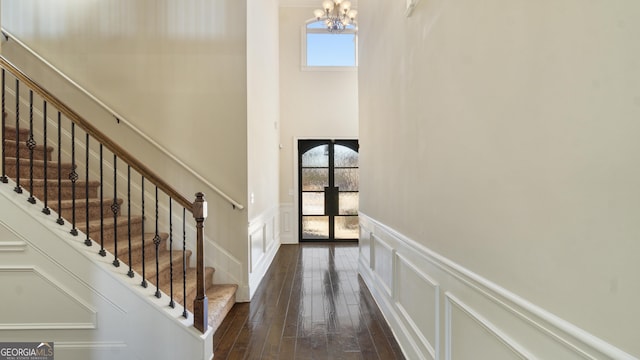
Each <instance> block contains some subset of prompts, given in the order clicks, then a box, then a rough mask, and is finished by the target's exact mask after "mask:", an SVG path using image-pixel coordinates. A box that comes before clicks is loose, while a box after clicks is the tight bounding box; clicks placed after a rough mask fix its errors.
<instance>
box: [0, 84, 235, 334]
mask: <svg viewBox="0 0 640 360" xmlns="http://www.w3.org/2000/svg"><path fill="white" fill-rule="evenodd" d="M3 76H4V73H3ZM3 85H4V79H3ZM2 103H3V106H4V91H3V102H2ZM3 120H4V121H3V124H4V131H3V135H4V139H3V142H4V148H3V149H4V169H3V174H5V175H6V176H7V177H9V178H11V179H13V180H14V181H17V180H19V181H17V182H18V185H19V186H17V187H16V190H17V191H20V188H21V189H22V192H23V193H24V194H25V196H30V190H32V195H33V196H34V197H35V198H38V199H40V200H41V201H42V202H44V203H45V205H48V208H50V209H51V210H52V211H55V212H56V213H57V216H58V220H57V222H58V223H64V222H67V223H73V225H74V230H75V229H76V226H77V231H78V235H77V237H78V241H83V240H84V241H85V244H86V245H87V246H93V247H94V248H95V249H96V252H99V253H100V254H101V255H103V256H109V257H110V258H113V259H114V261H113V265H114V266H125V267H130V271H129V276H130V277H133V276H134V273H133V272H135V273H137V274H139V275H141V274H144V280H143V281H142V283H141V286H144V287H153V288H155V287H157V288H158V290H157V291H156V294H155V295H156V297H162V298H166V299H167V304H168V306H177V305H178V304H179V305H181V306H184V316H185V317H193V315H191V314H188V313H187V311H189V312H192V313H193V312H194V299H195V298H196V295H197V288H198V286H197V285H198V284H197V283H198V281H197V271H196V268H195V267H190V266H189V264H190V260H192V261H191V263H193V262H195V261H193V260H195V259H191V256H192V255H195V254H193V252H192V251H191V250H188V249H186V246H184V245H183V241H182V236H179V239H178V238H177V236H175V234H174V237H176V239H170V234H169V233H168V232H160V231H158V230H156V229H157V226H158V225H157V224H158V221H157V217H158V210H157V200H156V206H155V209H156V210H155V219H154V216H153V214H151V215H143V214H126V215H123V211H122V210H123V209H126V206H125V200H123V199H121V198H118V199H116V201H115V204H117V205H116V206H114V198H113V197H112V196H108V195H107V196H105V195H102V197H101V192H102V191H101V181H99V180H93V179H91V180H89V181H87V180H86V174H77V176H76V178H77V180H75V181H72V180H70V178H72V177H73V176H70V175H71V174H76V170H77V168H78V166H74V164H73V163H71V162H60V163H58V162H57V161H54V157H55V156H54V154H55V153H56V152H58V154H59V149H57V148H54V147H52V146H48V147H47V148H45V147H44V146H43V145H36V146H31V148H30V146H29V145H28V141H27V140H28V139H29V138H30V136H33V135H32V134H31V131H32V130H30V128H32V126H29V125H25V127H23V125H24V124H20V128H19V129H16V127H13V126H10V125H8V124H9V123H12V124H15V120H11V121H9V119H7V114H6V113H3ZM21 120H23V119H22V118H21ZM23 121H24V120H23ZM58 124H59V123H58ZM87 134H89V132H88V131H87ZM87 138H88V135H87ZM49 143H53V144H55V141H51V142H49ZM58 156H60V155H58ZM114 158H115V155H114ZM78 171H86V170H83V169H81V170H78ZM74 183H75V186H74ZM0 186H9V185H7V184H0ZM74 196H75V198H74ZM141 197H142V198H143V199H144V197H145V194H144V193H143V195H142V196H141ZM156 199H157V187H156ZM128 201H129V202H130V201H131V200H130V199H129V200H128ZM143 201H144V200H143ZM138 205H140V204H138ZM142 207H144V202H143V205H142ZM46 209H47V208H46V207H45V209H43V211H46ZM51 216H52V220H54V219H55V216H56V214H53V213H52V214H51ZM154 220H155V227H154V226H153V224H149V223H150V222H153V221H154ZM145 222H146V223H147V224H146V229H153V230H154V231H153V232H149V231H144V229H145ZM51 226H52V227H55V226H58V225H56V222H55V221H52V222H51ZM168 230H169V229H166V231H168ZM143 231H144V233H143ZM72 233H73V232H72ZM180 235H182V234H180ZM85 239H86V240H85ZM89 239H90V240H89ZM169 242H171V243H172V244H169ZM114 254H117V257H116V256H115V255H114ZM214 272H215V271H214V269H213V268H211V267H205V268H204V279H203V281H204V288H205V294H206V297H207V298H208V307H207V311H206V314H208V318H207V322H208V324H209V326H211V327H212V328H213V331H214V332H215V330H216V329H217V327H218V326H219V325H220V323H221V322H222V320H223V319H224V317H225V316H226V314H227V313H228V312H229V310H230V309H231V307H232V306H233V304H234V303H235V294H236V290H237V285H234V284H214V283H213V276H214ZM183 275H184V276H183ZM156 285H158V286H156ZM162 293H164V295H163V294H162ZM166 294H173V297H172V299H171V301H170V300H169V297H167V295H166ZM205 303H206V302H205ZM185 305H186V306H185ZM194 322H195V321H194Z"/></svg>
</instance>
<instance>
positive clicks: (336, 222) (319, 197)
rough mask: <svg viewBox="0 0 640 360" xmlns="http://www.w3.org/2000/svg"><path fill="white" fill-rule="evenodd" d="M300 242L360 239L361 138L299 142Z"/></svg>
mask: <svg viewBox="0 0 640 360" xmlns="http://www.w3.org/2000/svg"><path fill="white" fill-rule="evenodd" d="M298 164H299V171H298V184H299V192H298V199H299V200H298V205H299V209H300V210H299V212H300V214H299V224H300V240H301V241H334V240H358V237H359V235H360V234H359V227H358V200H359V197H358V195H359V194H358V184H359V181H358V141H357V140H299V141H298Z"/></svg>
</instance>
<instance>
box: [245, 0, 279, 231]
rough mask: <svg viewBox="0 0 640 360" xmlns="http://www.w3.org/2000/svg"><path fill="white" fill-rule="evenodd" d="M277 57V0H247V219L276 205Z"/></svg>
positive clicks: (277, 132) (277, 134) (277, 138)
mask: <svg viewBox="0 0 640 360" xmlns="http://www.w3.org/2000/svg"><path fill="white" fill-rule="evenodd" d="M278 59H279V54H278V1H277V0H268V1H267V0H251V1H248V3H247V146H248V150H247V151H248V166H249V168H248V184H249V186H248V193H249V206H248V212H249V219H250V220H251V219H253V218H254V217H255V216H258V215H260V214H262V213H264V212H265V211H268V210H271V209H273V208H274V207H277V206H278V200H279V199H278V156H279V155H278V142H279V135H280V134H279V132H280V126H279V123H280V100H279V98H280V91H279V90H280V89H279V71H278V70H279V67H278ZM251 194H253V202H252V201H251V200H252V199H251V198H252V196H251Z"/></svg>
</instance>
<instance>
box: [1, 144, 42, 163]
mask: <svg viewBox="0 0 640 360" xmlns="http://www.w3.org/2000/svg"><path fill="white" fill-rule="evenodd" d="M52 151H53V148H49V149H48V151H47V155H46V156H47V160H51V153H52ZM5 152H6V154H7V156H11V157H14V158H15V157H17V158H22V159H29V158H30V151H29V148H28V147H27V145H26V144H25V143H24V142H21V143H20V152H19V153H18V154H16V143H15V142H8V143H6V144H5ZM16 155H17V156H16ZM44 158H45V154H44V148H43V147H42V146H39V145H38V146H36V147H35V148H34V150H33V159H34V160H44Z"/></svg>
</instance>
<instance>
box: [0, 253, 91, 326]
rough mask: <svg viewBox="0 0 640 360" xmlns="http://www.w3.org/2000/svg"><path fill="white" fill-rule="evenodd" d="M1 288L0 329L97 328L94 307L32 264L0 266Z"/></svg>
mask: <svg viewBox="0 0 640 360" xmlns="http://www.w3.org/2000/svg"><path fill="white" fill-rule="evenodd" d="M0 289H3V293H4V296H5V301H4V302H3V306H2V307H0V330H35V329H39V330H60V329H85V330H87V329H95V328H96V312H95V311H94V310H93V309H91V308H89V306H88V305H86V304H85V303H84V302H83V301H82V300H81V299H80V298H79V297H78V296H75V295H74V294H72V293H71V292H70V291H69V290H67V289H65V288H64V286H62V285H61V284H59V283H58V282H57V281H55V280H53V279H52V278H51V277H50V276H48V275H47V274H44V273H42V272H41V271H39V270H38V269H36V268H34V267H6V266H0ZM43 295H46V296H44V297H43Z"/></svg>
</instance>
